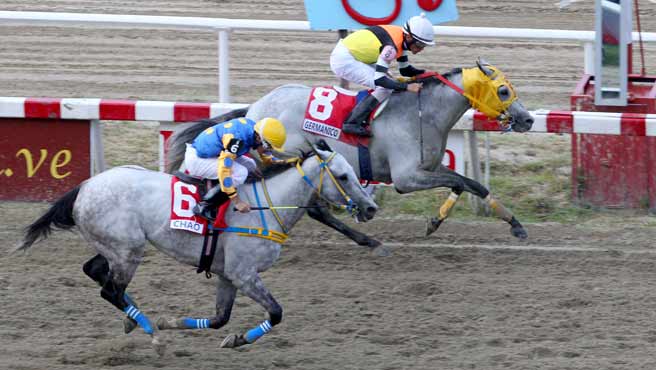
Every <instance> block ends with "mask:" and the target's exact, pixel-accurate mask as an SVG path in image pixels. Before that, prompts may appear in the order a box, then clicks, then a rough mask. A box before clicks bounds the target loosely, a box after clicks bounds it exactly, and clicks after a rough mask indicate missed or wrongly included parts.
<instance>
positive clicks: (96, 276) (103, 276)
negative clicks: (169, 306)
mask: <svg viewBox="0 0 656 370" xmlns="http://www.w3.org/2000/svg"><path fill="white" fill-rule="evenodd" d="M82 270H83V271H84V273H85V274H86V275H87V276H88V277H90V278H91V279H92V280H93V281H95V282H96V283H98V285H100V287H103V286H104V285H105V283H107V281H108V280H109V277H110V272H109V262H107V259H106V258H105V257H103V256H102V255H100V254H97V255H95V256H94V257H93V258H91V259H90V260H88V261H87V262H86V263H85V264H84V266H82ZM123 299H124V300H125V302H126V303H127V304H129V305H130V304H131V305H133V306H135V307H137V308H138V306H137V304H136V303H134V301H133V300H132V298H131V297H130V296H129V295H128V293H124V295H123ZM123 326H124V328H123V329H124V331H125V334H128V333H130V332H131V331H132V330H134V328H136V327H137V322H136V321H135V320H134V319H133V318H131V317H130V316H126V317H125V320H124V321H123Z"/></svg>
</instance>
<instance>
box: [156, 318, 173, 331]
mask: <svg viewBox="0 0 656 370" xmlns="http://www.w3.org/2000/svg"><path fill="white" fill-rule="evenodd" d="M176 328H177V326H176V325H175V320H167V319H165V318H163V317H160V318H159V319H157V329H159V330H169V329H176Z"/></svg>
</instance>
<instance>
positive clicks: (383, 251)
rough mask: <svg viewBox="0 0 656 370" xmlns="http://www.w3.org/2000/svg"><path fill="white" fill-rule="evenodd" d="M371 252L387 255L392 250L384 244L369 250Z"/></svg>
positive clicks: (379, 255) (382, 255) (381, 255)
mask: <svg viewBox="0 0 656 370" xmlns="http://www.w3.org/2000/svg"><path fill="white" fill-rule="evenodd" d="M371 253H373V254H374V255H376V256H378V257H389V256H390V255H391V254H392V252H391V251H390V250H389V248H387V247H386V246H384V245H379V246H377V247H376V248H374V249H372V250H371Z"/></svg>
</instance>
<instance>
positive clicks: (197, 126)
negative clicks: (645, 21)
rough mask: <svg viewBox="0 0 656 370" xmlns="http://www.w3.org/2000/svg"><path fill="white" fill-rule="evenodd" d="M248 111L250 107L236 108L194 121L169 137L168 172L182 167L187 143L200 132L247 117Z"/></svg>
mask: <svg viewBox="0 0 656 370" xmlns="http://www.w3.org/2000/svg"><path fill="white" fill-rule="evenodd" d="M247 112H248V107H246V108H240V109H235V110H233V111H230V112H228V113H225V114H222V115H220V116H216V117H213V118H210V119H203V120H200V121H198V122H194V123H192V124H191V125H189V126H188V127H186V128H184V129H182V130H179V131H177V132H176V133H175V134H174V135H173V136H172V137H171V138H170V139H169V144H168V155H167V165H166V172H167V173H173V171H177V170H178V169H180V166H181V165H182V161H184V155H185V151H186V150H187V146H186V144H187V143H190V142H192V141H193V140H194V139H195V138H196V136H198V134H200V133H201V132H203V131H204V130H205V129H207V128H209V127H212V126H214V125H216V124H217V123H221V122H225V121H229V120H231V119H234V118H240V117H245V116H246V113H247Z"/></svg>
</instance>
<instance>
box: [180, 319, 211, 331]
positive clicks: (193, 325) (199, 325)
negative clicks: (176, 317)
mask: <svg viewBox="0 0 656 370" xmlns="http://www.w3.org/2000/svg"><path fill="white" fill-rule="evenodd" d="M182 322H183V323H184V326H185V328H186V329H208V328H209V327H210V320H209V319H192V318H184V319H182Z"/></svg>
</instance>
